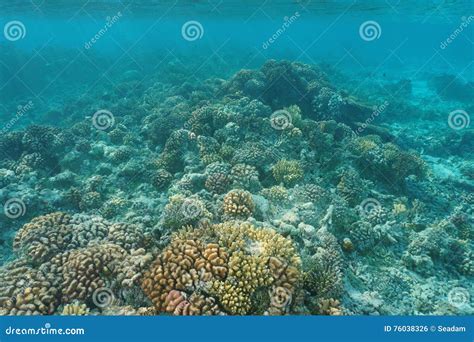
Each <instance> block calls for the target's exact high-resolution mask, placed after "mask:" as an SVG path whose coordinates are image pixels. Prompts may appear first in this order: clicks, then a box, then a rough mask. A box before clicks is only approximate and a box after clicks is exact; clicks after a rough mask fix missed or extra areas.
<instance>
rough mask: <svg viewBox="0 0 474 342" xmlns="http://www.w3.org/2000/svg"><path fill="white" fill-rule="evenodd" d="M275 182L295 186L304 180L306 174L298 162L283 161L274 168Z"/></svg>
mask: <svg viewBox="0 0 474 342" xmlns="http://www.w3.org/2000/svg"><path fill="white" fill-rule="evenodd" d="M272 173H273V177H274V178H275V180H276V181H277V182H279V183H283V184H284V185H285V186H289V187H291V186H293V185H295V184H296V183H298V182H299V181H301V180H302V179H303V176H304V173H303V169H302V167H301V165H300V163H299V162H298V161H297V160H286V159H281V160H279V161H278V162H277V163H276V164H275V165H273V167H272Z"/></svg>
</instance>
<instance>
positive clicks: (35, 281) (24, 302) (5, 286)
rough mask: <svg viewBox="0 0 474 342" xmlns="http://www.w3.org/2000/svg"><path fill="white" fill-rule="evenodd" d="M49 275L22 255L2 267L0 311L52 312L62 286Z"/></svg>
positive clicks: (23, 313) (40, 313)
mask: <svg viewBox="0 0 474 342" xmlns="http://www.w3.org/2000/svg"><path fill="white" fill-rule="evenodd" d="M47 276H48V275H47V274H45V273H44V272H42V271H41V270H38V269H36V268H32V267H30V266H29V265H28V263H27V262H26V260H23V259H18V260H16V261H14V262H12V263H9V264H7V265H5V266H3V267H2V268H0V315H50V314H52V313H53V312H54V311H55V310H56V308H57V306H58V304H59V301H58V294H59V291H58V288H57V286H56V285H55V284H54V282H51V281H50V280H49V279H48V277H47Z"/></svg>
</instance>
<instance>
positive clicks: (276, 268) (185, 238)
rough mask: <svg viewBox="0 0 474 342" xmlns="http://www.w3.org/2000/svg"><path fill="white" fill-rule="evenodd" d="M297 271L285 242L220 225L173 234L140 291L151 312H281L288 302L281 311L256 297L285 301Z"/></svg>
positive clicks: (244, 227) (240, 226)
mask: <svg viewBox="0 0 474 342" xmlns="http://www.w3.org/2000/svg"><path fill="white" fill-rule="evenodd" d="M299 267H300V260H299V257H298V256H297V254H296V251H295V249H294V247H293V245H292V243H291V241H289V240H287V239H285V238H284V237H282V236H280V235H278V234H277V233H276V232H275V231H273V230H270V229H257V228H255V227H253V226H252V225H250V224H248V223H237V222H226V223H223V224H217V225H212V226H207V227H205V228H201V229H198V230H189V229H185V230H182V231H180V232H179V233H177V234H176V235H175V236H174V237H173V239H172V241H171V243H170V245H169V246H168V247H167V248H166V249H165V250H164V251H163V252H162V253H161V254H160V255H159V257H158V258H157V260H156V261H155V263H154V264H153V265H152V268H151V269H150V271H149V272H148V273H147V274H146V275H145V277H144V280H143V283H142V286H143V289H144V291H145V293H146V294H147V295H148V297H149V298H150V299H151V300H152V302H153V303H154V305H155V307H156V309H157V310H159V311H164V312H169V313H173V314H220V313H227V314H240V315H243V314H250V313H252V311H251V310H252V308H255V307H261V306H262V305H263V306H265V307H266V308H267V309H268V310H270V309H271V308H272V307H273V309H280V310H282V311H284V310H286V309H288V307H289V304H290V303H289V302H287V303H285V304H286V305H288V307H286V306H285V307H284V308H283V307H282V306H279V303H280V301H278V300H277V298H276V297H275V298H273V297H272V296H271V295H270V296H267V297H265V296H258V295H257V292H259V291H262V290H263V291H266V292H268V293H270V294H272V293H273V292H274V291H273V289H274V288H279V289H280V291H286V292H287V293H288V294H289V295H290V296H291V294H293V292H294V291H295V289H296V287H297V286H298V281H299V277H300V271H299ZM282 289H284V290H282ZM274 295H275V296H277V295H278V294H277V293H275V294H274ZM257 298H260V299H261V298H267V299H266V300H267V301H266V303H257V302H256V300H257ZM272 312H274V311H272Z"/></svg>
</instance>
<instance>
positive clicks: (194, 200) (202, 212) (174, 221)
mask: <svg viewBox="0 0 474 342" xmlns="http://www.w3.org/2000/svg"><path fill="white" fill-rule="evenodd" d="M210 218H212V214H211V213H210V212H209V211H208V210H207V209H206V206H205V204H204V202H203V201H202V200H201V199H200V198H199V197H197V196H192V197H189V198H186V197H184V196H183V195H174V196H171V197H170V199H169V202H168V204H166V206H165V209H164V211H163V216H162V220H163V225H164V226H165V227H167V228H171V229H178V228H181V227H182V226H185V225H196V224H197V223H199V222H200V221H203V220H206V219H210Z"/></svg>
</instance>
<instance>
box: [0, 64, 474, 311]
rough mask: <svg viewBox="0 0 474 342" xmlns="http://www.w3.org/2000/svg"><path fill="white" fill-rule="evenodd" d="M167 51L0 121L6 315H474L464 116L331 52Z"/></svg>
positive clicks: (0, 242)
mask: <svg viewBox="0 0 474 342" xmlns="http://www.w3.org/2000/svg"><path fill="white" fill-rule="evenodd" d="M165 64H169V65H168V66H167V67H168V68H170V70H172V71H169V72H170V74H168V73H167V72H164V73H159V77H158V76H156V75H150V76H149V77H147V78H146V79H145V81H146V82H143V84H135V83H129V82H125V83H122V82H119V83H118V84H117V88H116V89H113V90H110V89H107V90H104V91H103V92H102V93H101V94H102V95H100V96H98V97H97V98H94V97H87V99H82V100H80V101H78V102H77V103H70V104H68V105H67V106H66V107H65V108H64V112H70V113H72V114H71V118H68V119H67V122H66V121H65V123H64V125H63V124H61V125H58V127H49V126H40V125H30V126H27V127H26V128H25V129H23V130H21V131H15V132H4V133H2V135H1V136H0V150H2V152H3V153H2V155H1V156H0V203H2V206H3V207H2V209H3V212H4V213H5V215H0V226H1V227H2V228H3V227H5V229H2V231H1V232H0V251H1V254H0V257H1V258H0V260H1V261H0V314H2V315H32V314H41V315H50V314H62V315H99V314H100V315H157V314H172V315H254V314H255V315H283V314H317V315H341V314H344V315H346V314H371V315H380V314H400V315H404V314H464V315H468V314H472V312H473V309H472V303H462V305H460V304H459V303H457V302H455V301H453V300H452V298H451V297H452V295H451V297H450V295H449V294H450V293H451V292H452V291H455V290H456V289H458V290H459V289H464V290H465V291H467V292H462V294H465V293H468V294H470V296H471V297H472V295H473V294H472V277H473V276H474V254H473V252H472V251H473V247H474V246H473V237H474V233H473V227H474V216H473V215H474V211H473V207H472V206H473V204H474V198H473V196H472V190H473V189H474V183H473V170H474V168H473V166H472V165H473V163H472V157H473V156H472V151H473V148H472V147H473V146H474V145H473V142H474V139H473V137H474V135H473V134H472V129H470V128H466V129H464V130H462V131H461V130H460V131H458V130H456V131H454V130H452V129H451V128H449V129H450V131H446V128H442V127H440V126H439V125H438V126H436V125H435V126H433V128H431V127H430V130H427V131H424V132H421V131H419V130H418V129H419V128H418V127H413V126H410V125H413V122H406V123H403V125H402V124H401V123H400V122H398V121H397V122H395V123H394V122H393V118H392V117H396V115H398V116H400V113H397V112H398V111H400V112H403V113H416V112H418V111H420V108H419V107H415V106H410V105H408V104H406V103H405V102H403V101H401V100H400V102H398V100H396V99H391V100H392V101H395V100H396V101H395V102H394V103H393V105H392V104H390V106H389V107H388V108H385V111H386V115H385V116H382V115H381V116H380V117H378V114H377V116H371V114H373V110H372V109H371V105H373V104H374V103H375V102H377V103H378V102H379V100H380V99H382V97H381V98H380V99H379V98H375V97H371V96H368V97H367V98H366V97H365V96H361V98H360V99H356V98H355V97H354V96H353V95H350V94H349V93H350V91H348V90H342V89H345V87H343V86H342V85H341V84H340V82H342V81H341V80H342V79H343V77H342V76H341V75H339V74H338V73H337V72H335V71H334V70H331V68H328V67H327V66H312V65H307V64H303V63H299V62H289V61H276V60H269V61H266V62H265V63H264V64H263V65H262V67H261V68H260V69H258V70H240V71H238V72H237V73H236V74H235V75H234V76H232V77H230V78H229V79H227V80H224V79H220V78H211V79H207V80H200V81H199V82H194V81H191V80H189V79H187V78H186V77H184V75H183V70H180V68H179V67H177V66H176V65H174V64H173V63H165ZM173 65H174V66H173ZM165 75H166V77H164V76H165ZM440 82H441V83H442V82H443V78H441V79H436V80H434V83H433V84H432V86H433V87H435V89H438V91H439V89H441V88H440V87H439V84H441V83H440ZM348 84H349V83H348ZM135 86H136V87H135ZM386 86H387V87H390V84H386ZM392 86H394V85H393V84H392ZM395 86H402V87H403V91H404V94H407V96H408V95H409V94H411V95H413V92H414V91H415V88H414V84H413V85H412V84H411V83H410V82H408V81H406V80H405V81H401V83H400V84H395ZM412 86H413V89H412ZM458 86H460V85H458ZM412 90H413V91H412ZM448 90H449V89H448ZM411 95H410V96H411ZM374 96H375V95H374ZM377 96H378V95H377ZM443 96H445V97H446V98H451V97H453V93H452V91H451V90H450V91H449V93H445V94H444V95H443ZM463 100H466V98H464V97H463ZM466 101H467V100H466ZM89 102H90V103H95V104H97V103H99V104H101V105H103V106H104V108H105V107H108V108H110V111H111V113H113V114H114V122H113V125H112V126H111V127H108V128H107V129H105V130H102V129H100V128H97V127H96V125H94V122H91V119H92V118H91V117H90V116H91V114H92V113H94V112H95V111H96V109H94V108H95V107H94V108H92V105H90V103H89ZM369 103H370V105H369ZM466 103H467V102H466ZM392 108H396V110H395V109H392ZM51 113H52V114H51V115H53V114H54V112H51ZM61 113H62V111H61ZM424 115H425V116H426V120H427V122H431V123H433V122H434V121H430V120H429V118H430V117H431V116H432V115H437V118H439V115H441V114H439V113H434V112H432V111H427V112H424ZM443 115H444V114H443ZM84 117H85V119H84ZM368 119H374V120H372V121H373V122H372V121H370V122H368V121H367V120H368ZM375 119H377V121H375ZM443 120H445V118H444V116H443ZM443 124H445V122H444V121H443ZM444 126H446V125H444ZM20 128H21V127H20V126H19V128H18V129H20ZM405 128H408V129H405ZM415 128H416V129H415ZM435 128H436V129H435ZM431 131H436V132H437V133H436V134H437V135H436V136H434V135H433V134H432V133H431ZM464 290H459V291H464ZM469 291H470V292H469ZM468 297H469V296H468ZM449 298H451V299H449ZM463 298H465V297H463Z"/></svg>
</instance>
